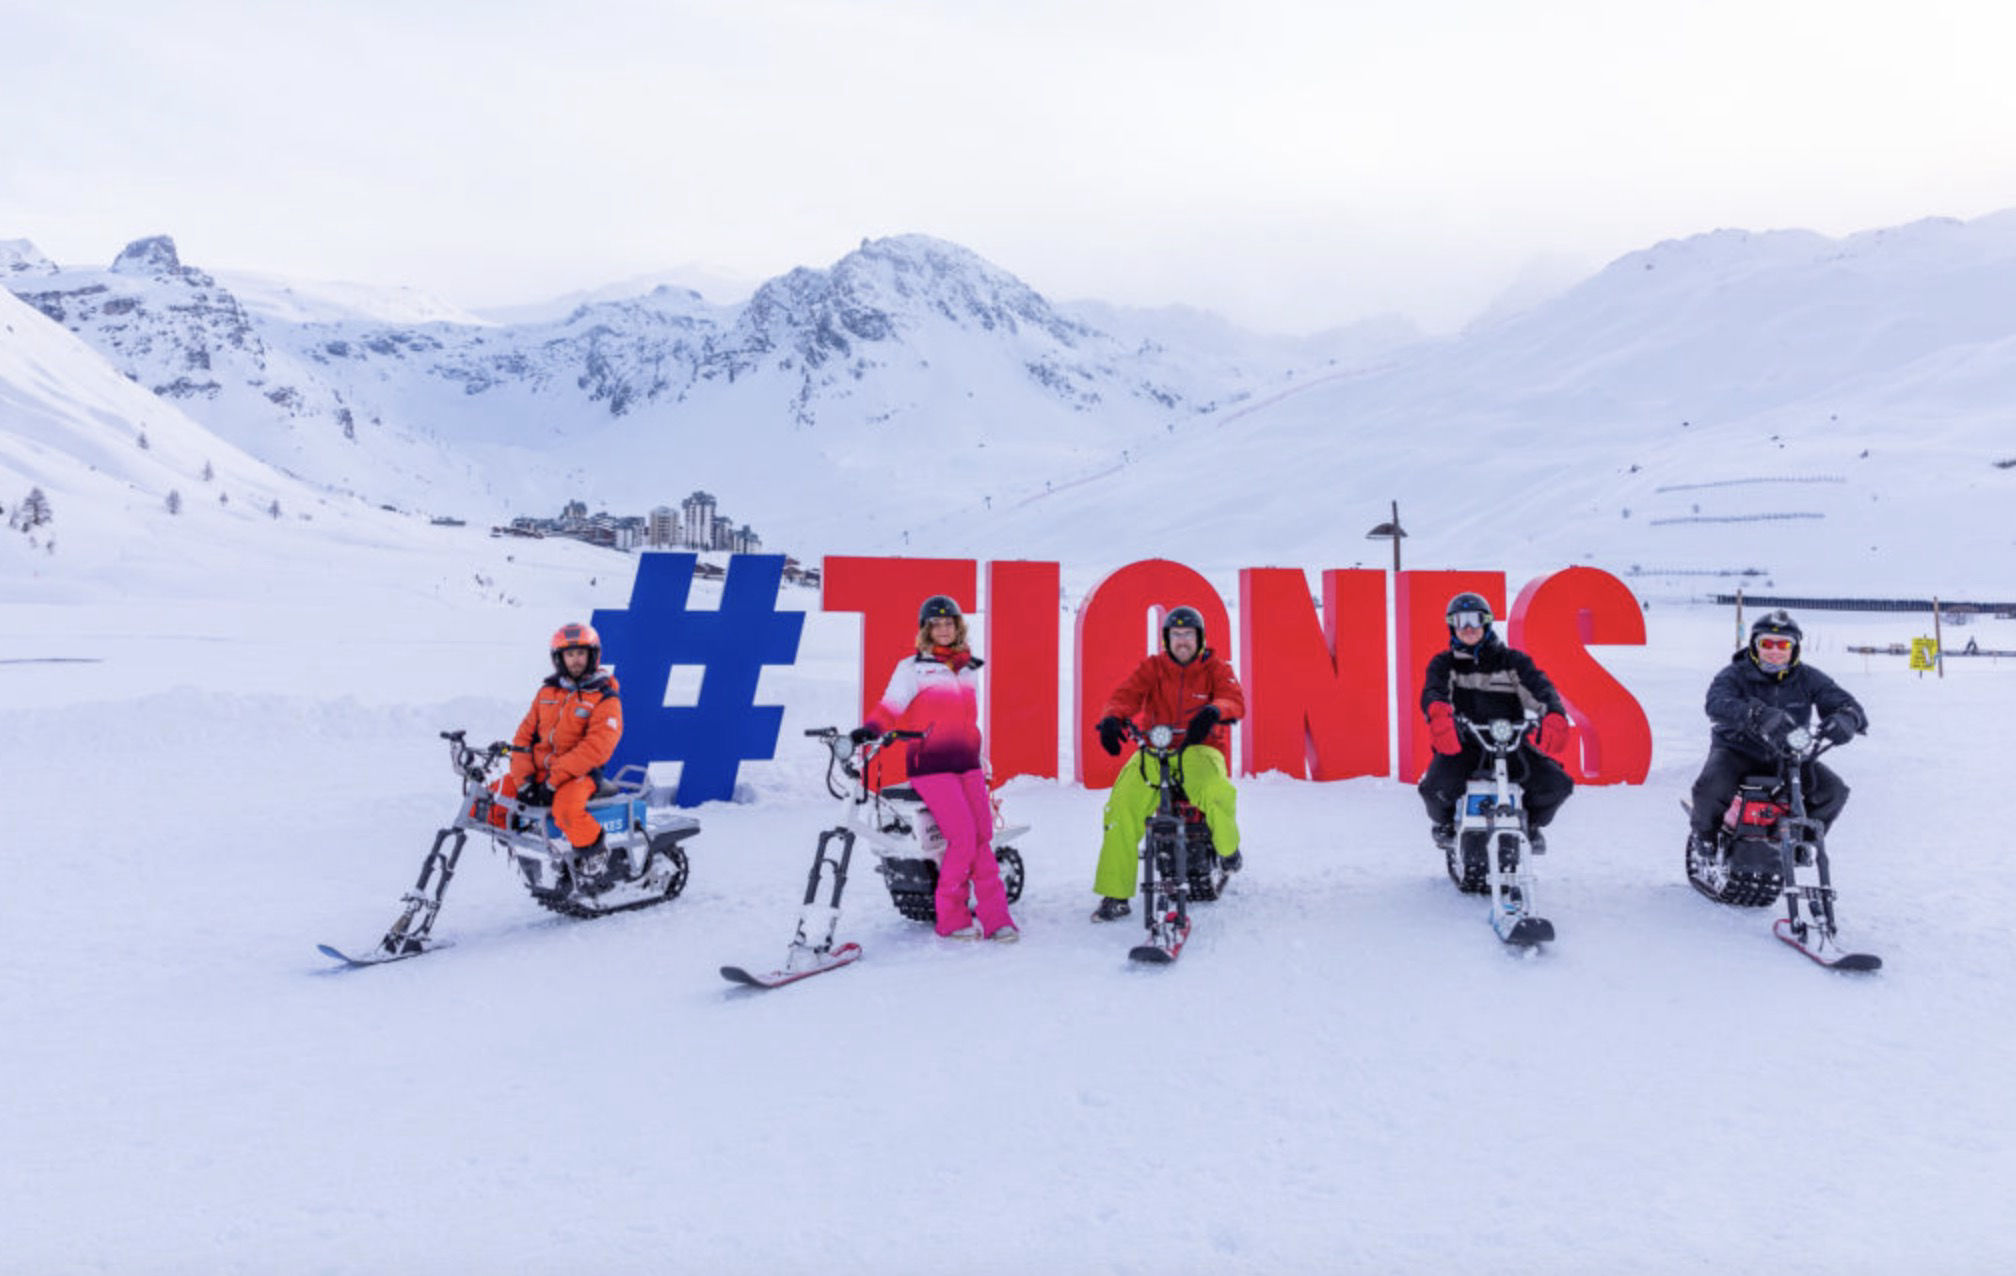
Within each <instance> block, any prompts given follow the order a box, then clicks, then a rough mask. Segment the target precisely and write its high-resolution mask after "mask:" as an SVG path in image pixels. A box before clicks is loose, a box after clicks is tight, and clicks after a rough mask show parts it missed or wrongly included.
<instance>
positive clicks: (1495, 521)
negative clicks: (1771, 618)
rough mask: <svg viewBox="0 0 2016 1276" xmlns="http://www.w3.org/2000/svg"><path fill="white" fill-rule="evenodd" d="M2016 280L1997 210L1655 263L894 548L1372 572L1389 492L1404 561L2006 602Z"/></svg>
mask: <svg viewBox="0 0 2016 1276" xmlns="http://www.w3.org/2000/svg"><path fill="white" fill-rule="evenodd" d="M2012 288H2016V215H2011V214H2003V215H1999V216H1996V217H1990V218H1983V219H1980V220H1978V221H1975V222H1971V223H1965V224H1961V223H1953V222H1925V223H1919V224H1916V225H1913V226H1908V227H1903V228H1899V229H1898V230H1896V231H1890V232H1872V233H1870V234H1866V235H1858V236H1853V237H1850V238H1849V239H1847V240H1842V241H1833V240H1827V239H1824V238H1822V237H1820V236H1816V235H1811V234H1806V233H1790V232H1788V233H1780V234H1772V235H1763V236H1750V235H1744V234H1741V233H1737V232H1718V233H1716V234H1713V235H1707V236H1701V237H1698V238H1696V239H1693V240H1688V241H1683V242H1677V243H1669V244H1662V245H1660V246H1658V247H1656V248H1653V249H1650V250H1647V251H1645V252H1643V253H1638V254H1633V255H1631V256H1627V257H1625V258H1622V259H1620V260H1619V261H1617V262H1616V263H1614V264H1612V265H1611V266H1610V267H1609V268H1608V269H1607V270H1605V271H1604V272H1602V273H1601V274H1599V275H1597V276H1596V277H1594V278H1593V279H1591V280H1589V281H1587V282H1586V283H1585V284H1583V285H1582V286H1580V287H1578V288H1576V289H1573V290H1571V291H1570V292H1568V293H1567V294H1565V295H1563V296H1562V297H1560V298H1558V299H1556V300H1555V301H1553V302H1550V303H1548V304H1546V305H1543V306H1541V307H1539V308H1537V309H1535V310H1533V311H1530V312H1528V313H1527V314H1525V315H1522V316H1519V317H1517V318H1514V319H1510V320H1507V321H1504V322H1501V323H1498V324H1495V325H1493V326H1491V327H1489V328H1485V329H1480V330H1478V331H1475V332H1472V333H1469V334H1466V335H1465V336H1464V337H1462V338H1460V339H1454V340H1450V341H1446V342H1439V343H1432V344H1428V345H1424V346H1418V347H1415V348H1413V349H1412V350H1410V351H1408V352H1405V353H1403V354H1402V355H1400V356H1398V357H1396V358H1395V359H1394V360H1392V361H1391V363H1390V365H1389V366H1384V367H1374V368H1369V369H1355V370H1343V371H1340V372H1334V373H1329V374H1327V375H1318V376H1315V377H1310V378H1308V379H1306V380H1303V381H1301V382H1300V383H1299V384H1298V385H1297V386H1296V387H1294V388H1292V389H1290V390H1287V391H1286V392H1280V393H1276V394H1273V395H1271V396H1259V397H1256V399H1255V400H1254V401H1252V402H1249V403H1242V404H1240V405H1238V406H1237V407H1234V408H1230V409H1227V410H1223V411H1221V412H1219V413H1217V414H1214V415H1210V416H1205V417H1199V418H1192V419H1189V420H1185V421H1181V422H1171V423H1170V426H1169V431H1168V446H1166V447H1164V448H1161V449H1152V450H1142V449H1137V450H1136V452H1135V454H1134V457H1133V458H1132V459H1131V461H1130V463H1129V464H1127V465H1126V466H1124V467H1122V466H1115V467H1109V469H1108V470H1107V472H1103V473H1092V474H1088V475H1087V476H1086V478H1085V480H1084V481H1082V482H1078V483H1073V484H1069V485H1065V484H1058V485H1055V488H1054V490H1048V491H1046V490H1044V489H1043V488H1042V487H1040V486H1034V485H1032V486H1029V487H1025V488H1023V489H1022V490H1020V491H1019V492H1016V493H1013V494H1012V495H1011V496H1010V497H1009V498H1008V499H1007V500H1005V501H1004V500H1002V499H1000V498H998V497H997V499H996V500H995V501H994V503H993V505H992V506H991V507H990V508H975V507H964V508H958V509H955V510H951V511H948V512H947V513H945V514H944V515H942V516H940V517H939V518H937V519H928V518H922V517H920V518H918V519H917V520H916V521H915V522H914V523H913V524H911V526H910V530H911V533H912V535H913V538H916V539H919V540H922V541H931V540H934V539H936V538H939V537H941V536H945V535H950V534H952V531H951V529H954V528H956V529H958V532H957V534H958V535H959V536H960V537H961V539H962V541H963V542H964V543H966V544H968V545H970V546H971V547H973V548H974V549H976V550H979V551H981V552H990V553H991V552H996V550H997V549H998V548H1001V547H1006V546H1012V545H1016V544H1020V543H1023V542H1025V541H1026V540H1027V538H1028V537H1029V536H1031V535H1033V534H1037V533H1038V531H1039V529H1041V528H1042V527H1044V526H1047V525H1050V524H1053V523H1058V522H1062V523H1066V524H1071V523H1080V522H1083V521H1085V520H1089V519H1093V518H1100V519H1104V520H1105V521H1107V522H1110V523H1111V524H1112V529H1111V539H1110V541H1109V545H1110V547H1111V549H1112V551H1113V552H1114V554H1115V555H1116V556H1120V555H1124V556H1140V555H1145V554H1149V553H1156V552H1161V553H1167V554H1169V555H1171V556H1174V557H1178V558H1185V559H1187V560H1191V561H1195V560H1199V559H1202V560H1204V561H1211V562H1223V561H1226V560H1225V559H1224V558H1223V547H1224V546H1226V545H1227V544H1228V542H1229V543H1236V542H1238V541H1240V540H1249V539H1252V540H1258V539H1264V543H1265V544H1266V545H1267V546H1268V547H1269V552H1270V553H1271V554H1273V555H1274V556H1275V557H1276V558H1277V559H1279V560H1281V561H1287V562H1301V563H1307V564H1323V565H1331V566H1350V565H1352V564H1353V563H1358V562H1363V563H1366V564H1369V565H1374V566H1376V565H1379V564H1380V563H1381V562H1382V561H1386V560H1385V553H1384V551H1385V546H1383V545H1380V544H1370V543H1367V542H1366V541H1364V540H1363V539H1362V535H1363V532H1364V531H1365V530H1366V529H1369V528H1370V527H1371V526H1372V525H1373V524H1374V523H1377V522H1383V521H1385V519H1386V517H1387V508H1388V502H1389V501H1390V500H1393V499H1397V500H1398V501H1399V502H1400V506H1401V512H1402V521H1403V523H1404V525H1405V526H1406V527H1407V530H1408V532H1409V539H1408V541H1407V544H1406V547H1405V548H1406V552H1407V555H1408V558H1407V561H1408V562H1409V564H1410V565H1414V566H1421V567H1462V566H1467V565H1470V564H1472V563H1475V562H1479V561H1483V560H1485V559H1490V560H1492V561H1498V560H1504V561H1506V562H1507V564H1508V566H1513V567H1516V568H1517V569H1518V570H1524V571H1538V570H1544V569H1546V568H1548V567H1550V566H1552V565H1557V564H1559V563H1562V562H1588V563H1593V564H1595V565H1599V566H1603V567H1606V568H1608V569H1610V570H1612V571H1616V572H1618V573H1620V574H1627V575H1633V576H1636V575H1638V574H1639V573H1643V574H1644V577H1643V582H1642V583H1643V585H1644V587H1645V588H1646V589H1647V590H1649V591H1651V592H1655V593H1678V594H1683V595H1684V594H1690V593H1698V592H1700V591H1701V590H1702V589H1704V588H1706V587H1708V584H1710V583H1713V582H1714V581H1716V580H1718V579H1719V580H1720V581H1721V582H1722V583H1721V584H1720V585H1719V586H1717V587H1719V588H1724V589H1727V588H1730V587H1733V584H1734V583H1735V582H1736V581H1737V580H1739V579H1743V578H1740V577H1738V576H1736V575H1735V573H1737V572H1740V571H1742V570H1744V569H1750V568H1755V569H1757V570H1758V572H1759V573H1760V574H1759V575H1758V576H1756V577H1754V578H1750V579H1749V584H1750V587H1751V590H1752V592H1756V591H1757V589H1758V588H1760V587H1770V588H1777V589H1780V590H1784V591H1792V592H1802V593H1803V592H1825V591H1836V592H1842V591H1851V590H1859V591H1863V592H1867V591H1869V590H1872V589H1873V590H1878V591H1887V592H1891V593H1903V594H1909V595H1912V596H1924V595H1926V594H1934V593H1944V594H1945V595H1947V596H1948V597H1954V596H1970V595H1971V596H1979V595H1982V594H1987V595H1989V596H1993V597H1997V598H2000V597H2003V596H2006V595H2007V593H2008V590H2007V582H2008V581H2009V580H2011V579H2012V578H2016V531H2012V529H2011V528H2010V527H2009V525H2008V523H2007V520H2006V519H2005V518H2004V517H2002V511H2003V510H2005V509H2006V508H2007V507H2008V504H2009V503H2010V501H2011V500H2012V499H2016V469H2011V468H2009V467H2007V466H2002V465H1998V462H2002V461H2007V460H2010V459H2016V439H2012V437H2011V436H2010V434H2009V431H2008V429H2007V425H2006V421H2007V417H2006V413H2005V411H2004V408H2003V404H2004V403H2006V401H2007V400H2006V397H2005V396H2006V392H2007V391H2008V389H2009V388H2010V387H2011V385H2012V384H2016V364H2012V362H2011V358H2012V355H2016V310H2012V309H2011V308H2010V307H2009V306H2008V305H2007V302H2006V298H2007V297H2008V296H2009V295H2010V292H2011V290H2012ZM1235 458H1236V460H1235ZM1207 472H1208V473H1209V476H1210V477H1209V481H1206V482H1203V483H1201V484H1200V482H1199V478H1200V476H1202V475H1203V474H1205V473H1207ZM1186 490H1187V491H1189V492H1190V493H1191V495H1189V496H1188V497H1187V498H1186V499H1182V500H1175V501H1172V500H1168V499H1164V498H1165V497H1166V496H1167V494H1169V493H1172V492H1181V491H1186ZM1114 509H1126V510H1128V511H1130V513H1129V516H1128V517H1127V518H1125V519H1122V520H1114V519H1112V518H1111V517H1110V511H1112V510H1114ZM1255 520H1261V521H1263V522H1264V523H1265V526H1266V532H1265V535H1264V538H1263V537H1259V536H1255V535H1252V534H1249V533H1248V532H1247V531H1246V526H1247V525H1248V524H1250V523H1251V522H1253V521H1255ZM1998 591H1999V592H1998Z"/></svg>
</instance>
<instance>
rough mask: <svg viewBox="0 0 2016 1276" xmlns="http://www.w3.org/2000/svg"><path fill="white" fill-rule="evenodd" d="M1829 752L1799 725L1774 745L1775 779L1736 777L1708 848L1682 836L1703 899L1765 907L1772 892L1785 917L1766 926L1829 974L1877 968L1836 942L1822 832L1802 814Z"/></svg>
mask: <svg viewBox="0 0 2016 1276" xmlns="http://www.w3.org/2000/svg"><path fill="white" fill-rule="evenodd" d="M1832 747H1833V745H1832V744H1831V743H1830V742H1829V741H1827V740H1826V739H1824V738H1822V737H1819V736H1816V735H1814V734H1813V732H1812V730H1811V729H1810V728H1808V727H1806V726H1799V727H1794V728H1793V729H1792V730H1791V731H1790V732H1788V733H1787V734H1786V735H1785V738H1784V739H1783V740H1782V741H1777V742H1775V751H1776V757H1775V759H1774V760H1775V762H1776V763H1777V771H1776V774H1773V775H1755V776H1749V777H1746V778H1745V779H1744V780H1743V782H1742V784H1741V785H1739V786H1738V788H1737V790H1736V796H1735V798H1734V799H1733V800H1731V802H1730V804H1729V810H1728V812H1727V813H1726V814H1725V815H1724V816H1723V819H1722V823H1721V824H1720V825H1718V826H1717V829H1716V837H1715V841H1714V843H1713V845H1704V844H1703V843H1702V842H1701V841H1700V839H1699V838H1697V837H1695V836H1694V835H1693V834H1692V833H1689V835H1688V837H1687V848H1686V865H1687V880H1688V882H1689V883H1690V884H1691V885H1692V886H1693V887H1694V889H1695V890H1697V891H1699V892H1700V893H1701V894H1703V895H1705V896H1707V897H1708V898H1709V899H1712V900H1715V901H1716V902H1717V903H1722V904H1732V905H1736V906H1739V907H1756V906H1762V905H1766V904H1769V903H1770V902H1771V898H1772V896H1773V895H1776V896H1777V897H1778V898H1781V899H1783V900H1784V902H1785V916H1783V917H1781V918H1779V919H1778V920H1777V921H1776V922H1774V923H1773V924H1772V927H1771V933H1772V934H1773V935H1774V936H1775V937H1776V938H1777V939H1778V940H1779V942H1781V943H1783V944H1785V945H1786V946H1787V947H1790V948H1793V949H1795V950H1797V951H1798V952H1799V953H1801V954H1802V955H1804V956H1805V957H1806V958H1807V959H1809V960H1810V961H1812V962H1813V963H1814V964H1816V965H1819V966H1824V967H1826V968H1827V969H1829V970H1838V971H1843V972H1867V971H1874V970H1880V969H1882V967H1883V959H1882V958H1881V957H1878V956H1876V955H1875V954H1873V953H1861V952H1851V951H1849V950H1848V949H1847V948H1846V947H1845V946H1843V945H1842V943H1841V939H1840V934H1839V928H1838V926H1837V924H1836V922H1835V918H1834V894H1835V892H1834V878H1833V870H1832V867H1831V865H1830V864H1829V862H1828V859H1827V827H1826V825H1824V824H1822V823H1821V822H1820V821H1819V820H1816V819H1814V818H1813V817H1812V816H1811V815H1809V814H1808V813H1807V810H1806V773H1807V769H1808V768H1809V767H1810V766H1811V765H1812V763H1813V762H1814V761H1815V760H1816V759H1817V758H1819V756H1820V755H1821V754H1823V753H1826V752H1827V751H1828V750H1829V749H1831V748H1832ZM1681 805H1683V806H1686V805H1687V804H1686V803H1684V802H1683V803H1682V804H1681ZM1689 813H1690V814H1691V813H1692V808H1691V807H1690V808H1689ZM1802 874H1804V876H1802Z"/></svg>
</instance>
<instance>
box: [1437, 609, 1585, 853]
mask: <svg viewBox="0 0 2016 1276" xmlns="http://www.w3.org/2000/svg"><path fill="white" fill-rule="evenodd" d="M1443 619H1444V620H1446V621H1447V622H1448V624H1449V649H1448V650H1446V651H1438V652H1436V653H1435V657H1434V658H1433V659H1432V660H1430V661H1429V662H1428V673H1427V676H1426V677H1425V678H1423V680H1422V686H1421V711H1422V712H1423V713H1425V714H1427V715H1428V740H1429V743H1430V744H1432V745H1433V746H1434V748H1435V757H1434V759H1433V760H1432V761H1430V762H1429V763H1428V772H1427V774H1425V775H1423V776H1422V777H1421V783H1420V785H1419V786H1418V788H1419V791H1420V794H1421V801H1422V803H1423V804H1424V805H1426V806H1427V808H1428V818H1429V820H1431V821H1433V823H1434V827H1433V828H1432V829H1431V830H1430V834H1431V835H1432V836H1433V837H1434V839H1435V845H1437V846H1439V847H1441V848H1442V849H1444V850H1447V849H1448V848H1449V847H1451V846H1453V845H1454V844H1455V841H1456V804H1457V803H1458V802H1461V801H1462V800H1463V793H1464V790H1465V789H1466V788H1467V787H1468V786H1469V782H1470V777H1471V776H1472V775H1474V774H1475V773H1476V771H1477V768H1478V766H1479V764H1480V763H1481V762H1482V760H1483V755H1484V746H1483V745H1481V744H1479V743H1478V742H1477V739H1476V737H1475V736H1472V735H1470V734H1468V733H1467V732H1465V731H1463V730H1462V729H1460V728H1459V727H1458V726H1457V725H1456V718H1457V717H1458V716H1459V715H1460V716H1462V717H1465V718H1468V719H1469V720H1470V721H1472V722H1480V723H1481V722H1489V721H1491V720H1492V719H1493V718H1510V719H1512V720H1513V721H1515V722H1516V721H1519V720H1521V719H1523V718H1524V717H1525V716H1526V712H1527V710H1529V709H1530V710H1533V711H1535V712H1538V713H1539V714H1540V715H1541V718H1540V725H1539V726H1538V727H1537V728H1535V730H1534V732H1533V734H1532V735H1531V736H1530V737H1529V738H1528V739H1526V740H1524V741H1522V742H1521V743H1520V745H1519V752H1518V753H1517V754H1515V755H1514V759H1513V769H1512V778H1513V779H1515V780H1517V781H1519V783H1520V785H1521V787H1522V788H1523V790H1524V791H1525V794H1526V819H1527V824H1528V829H1527V836H1528V838H1529V839H1530V840H1531V841H1532V843H1533V849H1534V850H1535V851H1544V850H1546V848H1547V840H1546V838H1545V837H1543V836H1542V835H1541V833H1540V830H1541V829H1543V828H1545V827H1546V826H1547V824H1548V823H1549V822H1550V821H1552V820H1553V818H1554V813H1555V812H1556V811H1558V810H1560V809H1561V804H1562V803H1563V802H1566V801H1567V800H1568V795H1569V794H1570V793H1573V792H1574V791H1575V781H1574V780H1572V779H1570V778H1569V776H1568V772H1567V771H1566V770H1565V769H1563V767H1562V766H1561V764H1560V763H1559V762H1556V761H1555V760H1554V755H1555V754H1558V753H1559V752H1560V751H1561V750H1562V749H1563V748H1565V747H1566V746H1567V744H1568V718H1567V715H1566V713H1565V712H1564V711H1563V709H1562V707H1561V696H1560V694H1559V693H1557V692H1556V691H1555V690H1554V684H1553V683H1552V682H1550V681H1548V679H1547V675H1546V674H1544V673H1542V672H1540V667H1539V666H1538V665H1536V664H1534V663H1533V658H1532V657H1531V656H1528V655H1527V654H1526V653H1525V652H1523V651H1514V650H1513V649H1512V648H1510V647H1508V646H1506V645H1505V644H1504V643H1502V642H1500V641H1499V640H1498V635H1497V633H1496V632H1494V631H1493V630H1492V628H1491V604H1489V603H1487V602H1485V601H1484V599H1483V598H1482V597H1481V596H1479V595H1477V594H1468V593H1465V594H1458V595H1456V596H1455V597H1454V598H1451V599H1450V600H1449V606H1448V608H1447V609H1446V611H1445V614H1444V616H1443ZM1521 763H1523V764H1524V765H1523V768H1522V766H1521Z"/></svg>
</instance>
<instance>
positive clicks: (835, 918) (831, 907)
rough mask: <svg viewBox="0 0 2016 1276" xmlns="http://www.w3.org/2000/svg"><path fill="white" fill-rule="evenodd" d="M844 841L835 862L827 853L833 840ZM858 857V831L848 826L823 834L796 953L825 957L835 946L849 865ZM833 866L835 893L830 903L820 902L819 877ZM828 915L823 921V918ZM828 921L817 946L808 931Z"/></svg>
mask: <svg viewBox="0 0 2016 1276" xmlns="http://www.w3.org/2000/svg"><path fill="white" fill-rule="evenodd" d="M835 838H838V839H840V858H838V859H834V858H833V857H832V856H831V855H828V854H827V853H826V848H827V846H828V844H829V843H831V842H832V841H833V839H835ZM853 858H854V830H853V829H850V828H848V827H847V826H846V825H844V824H843V825H840V826H838V827H836V828H830V829H827V830H826V831H825V832H823V833H821V834H820V835H819V845H818V848H817V849H816V850H815V851H814V852H813V855H812V871H811V873H810V874H808V875H807V876H806V878H805V905H804V907H803V908H802V909H800V910H799V913H798V933H797V934H796V935H794V936H793V937H792V940H791V947H792V949H793V950H794V951H801V950H810V951H811V952H813V953H815V954H820V955H823V954H825V953H826V952H827V951H829V950H830V949H831V948H832V947H833V931H834V929H835V928H836V927H838V926H839V924H840V894H841V892H842V891H844V890H846V889H847V865H848V864H849V862H851V861H852V860H853ZM828 864H831V865H832V866H833V892H832V894H831V895H830V896H829V897H828V898H827V901H826V903H825V904H824V905H823V906H821V905H820V903H819V878H820V875H821V874H822V873H823V872H824V870H825V868H826V866H827V865H828ZM822 913H823V914H824V917H823V918H822V917H821V916H820V915H821V914H822ZM822 920H823V921H824V922H825V933H824V935H823V936H821V938H820V940H819V942H818V943H817V944H810V943H807V942H806V940H807V938H808V936H807V931H808V930H814V929H817V928H818V926H819V923H820V922H821V921H822Z"/></svg>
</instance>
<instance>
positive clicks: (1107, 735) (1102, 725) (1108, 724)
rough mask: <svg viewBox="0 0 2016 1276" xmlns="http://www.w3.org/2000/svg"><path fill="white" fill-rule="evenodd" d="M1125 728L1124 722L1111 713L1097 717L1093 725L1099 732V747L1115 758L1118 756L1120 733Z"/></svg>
mask: <svg viewBox="0 0 2016 1276" xmlns="http://www.w3.org/2000/svg"><path fill="white" fill-rule="evenodd" d="M1125 729H1126V724H1125V723H1123V722H1121V721H1120V719H1118V718H1116V717H1113V716H1112V715H1111V714H1108V715H1107V716H1106V717H1103V718H1101V719H1099V722H1098V724H1097V725H1096V726H1094V727H1093V730H1095V731H1097V732H1098V733H1099V747H1100V748H1102V749H1104V750H1106V752H1108V753H1110V754H1112V755H1113V756H1114V757H1116V758H1117V757H1119V756H1120V733H1121V732H1122V731H1124V730H1125Z"/></svg>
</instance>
